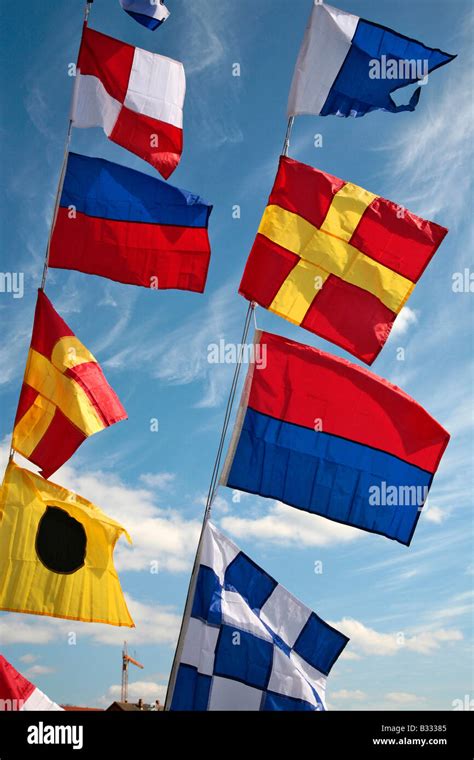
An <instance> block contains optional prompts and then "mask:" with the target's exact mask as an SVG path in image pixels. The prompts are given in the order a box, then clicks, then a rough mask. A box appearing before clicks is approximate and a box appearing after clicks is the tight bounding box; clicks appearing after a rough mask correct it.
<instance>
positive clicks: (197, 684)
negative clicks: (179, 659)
mask: <svg viewBox="0 0 474 760" xmlns="http://www.w3.org/2000/svg"><path fill="white" fill-rule="evenodd" d="M211 683H212V678H211V676H203V675H202V673H198V671H197V669H196V668H193V667H192V666H191V665H180V666H179V668H178V673H177V675H176V684H175V687H174V691H173V700H172V702H171V710H201V711H205V710H207V707H208V704H209V694H210V691H211Z"/></svg>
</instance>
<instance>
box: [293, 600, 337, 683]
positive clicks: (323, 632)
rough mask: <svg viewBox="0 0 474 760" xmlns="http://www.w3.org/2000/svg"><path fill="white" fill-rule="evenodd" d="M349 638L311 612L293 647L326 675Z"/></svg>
mask: <svg viewBox="0 0 474 760" xmlns="http://www.w3.org/2000/svg"><path fill="white" fill-rule="evenodd" d="M348 641H349V639H348V638H347V636H344V634H343V633H341V632H340V631H336V629H335V628H332V626H330V625H328V623H325V622H324V620H321V618H320V617H318V615H316V613H314V612H312V613H311V615H310V616H309V618H308V620H307V621H306V624H305V626H304V628H303V630H302V631H301V633H300V635H299V636H298V638H297V640H296V641H295V643H294V646H293V649H294V650H295V652H296V653H297V654H299V656H300V657H301V658H302V659H303V660H305V661H306V662H309V664H310V665H312V666H313V668H316V670H319V672H320V673H324V675H326V676H327V675H328V674H329V671H330V670H331V668H332V666H333V665H334V663H335V662H336V660H337V658H338V657H339V655H340V654H341V652H342V650H343V649H344V647H345V646H346V644H347V642H348Z"/></svg>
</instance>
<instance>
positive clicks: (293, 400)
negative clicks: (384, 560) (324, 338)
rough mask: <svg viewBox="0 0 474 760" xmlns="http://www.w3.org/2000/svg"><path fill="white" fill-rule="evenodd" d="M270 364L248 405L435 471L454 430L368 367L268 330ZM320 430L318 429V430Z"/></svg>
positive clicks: (259, 373)
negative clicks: (319, 423) (317, 423)
mask: <svg viewBox="0 0 474 760" xmlns="http://www.w3.org/2000/svg"><path fill="white" fill-rule="evenodd" d="M261 344H262V346H264V345H266V347H267V356H266V366H265V365H264V364H262V368H258V369H256V370H255V372H254V375H253V382H252V387H251V391H250V398H249V406H250V407H251V408H252V409H254V410H255V411H257V412H262V413H264V414H268V415H270V416H272V417H275V418H276V419H279V420H283V421H285V422H291V423H294V424H296V425H302V426H303V427H306V428H310V429H312V428H314V426H315V421H316V420H319V419H321V420H322V429H323V431H324V432H326V433H331V434H333V435H338V436H341V437H343V438H347V439H348V440H350V441H356V442H358V443H361V444H364V445H367V446H371V447H373V448H376V449H380V450H382V451H386V452H387V453H389V454H392V455H394V456H397V457H399V458H401V459H403V460H404V461H405V462H409V463H410V464H414V465H416V466H417V467H421V468H423V469H425V470H427V471H428V472H435V471H436V468H437V466H438V463H439V460H440V458H441V456H442V453H443V451H444V449H445V447H446V445H447V442H448V440H449V434H448V433H447V432H446V431H445V430H444V429H443V428H442V427H441V425H439V424H438V423H437V422H436V420H434V419H433V418H432V417H430V415H429V414H428V413H427V412H426V411H425V410H424V409H423V408H422V407H421V406H420V405H419V404H417V403H416V401H414V400H413V399H412V398H410V396H408V395H407V394H406V393H404V392H403V391H401V390H400V389H399V388H397V387H396V386H394V385H392V384H391V383H389V382H387V381H386V380H383V379H381V378H378V377H376V376H375V375H373V374H372V373H371V372H369V371H368V370H366V369H362V368H360V367H357V366H356V365H354V364H350V363H349V362H348V361H345V360H344V359H338V358H336V357H334V356H331V355H330V354H326V353H324V352H323V351H318V350H317V349H315V348H310V347H309V346H304V345H302V344H301V343H296V342H294V341H291V340H287V339H285V338H281V337H279V336H278V335H272V334H270V333H266V332H264V333H263V334H262V336H261ZM315 435H317V433H316V432H315Z"/></svg>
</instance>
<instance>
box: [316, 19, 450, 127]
mask: <svg viewBox="0 0 474 760" xmlns="http://www.w3.org/2000/svg"><path fill="white" fill-rule="evenodd" d="M382 55H384V56H386V58H387V60H396V61H399V60H409V61H411V60H413V61H420V62H423V61H426V62H427V64H426V65H427V69H428V72H431V71H434V69H437V68H438V67H439V66H443V65H444V64H446V63H449V62H450V61H452V60H453V58H455V56H453V55H450V54H449V53H444V52H443V51H442V50H436V49H434V48H429V47H426V46H425V45H423V43H421V42H418V41H417V40H412V39H410V38H409V37H404V36H403V35H401V34H398V33H397V32H394V31H393V30H392V29H387V28H385V27H381V26H378V25H377V24H373V23H372V22H370V21H365V20H364V19H359V23H358V25H357V28H356V31H355V34H354V37H353V38H352V45H351V47H350V49H349V52H348V54H347V56H346V59H345V61H344V63H343V65H342V67H341V69H340V71H339V74H338V75H337V77H336V80H335V82H334V84H333V85H332V87H331V89H330V91H329V94H328V97H327V99H326V102H325V103H324V106H323V108H322V110H321V116H328V115H330V114H335V115H337V116H364V114H366V113H369V112H370V111H374V110H377V109H382V110H385V111H391V112H392V113H399V112H401V111H414V110H415V107H416V104H417V103H418V100H419V97H420V89H417V90H416V91H415V93H414V94H413V96H412V97H411V99H410V101H409V103H407V104H405V105H398V106H397V105H396V104H395V103H394V101H393V99H392V97H391V93H392V92H394V91H395V90H397V89H399V88H400V87H405V86H406V85H409V84H413V83H414V82H416V81H417V77H416V76H415V77H411V78H410V77H402V78H397V79H371V78H370V77H369V71H370V68H371V67H370V61H372V60H375V59H379V60H380V59H381V56H382ZM421 78H422V77H421Z"/></svg>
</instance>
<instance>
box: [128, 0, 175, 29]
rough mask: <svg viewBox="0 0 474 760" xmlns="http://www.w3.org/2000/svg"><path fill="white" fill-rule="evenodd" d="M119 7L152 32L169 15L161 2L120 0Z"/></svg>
mask: <svg viewBox="0 0 474 760" xmlns="http://www.w3.org/2000/svg"><path fill="white" fill-rule="evenodd" d="M120 5H121V6H122V8H123V9H124V11H126V12H127V13H128V15H129V16H131V17H132V18H134V19H135V21H138V23H139V24H143V26H146V27H147V28H148V29H151V30H152V31H154V30H155V29H157V28H158V27H159V26H161V24H162V23H163V21H166V19H167V18H168V16H169V15H170V12H169V10H168V8H167V7H166V5H163V2H162V0H120Z"/></svg>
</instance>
